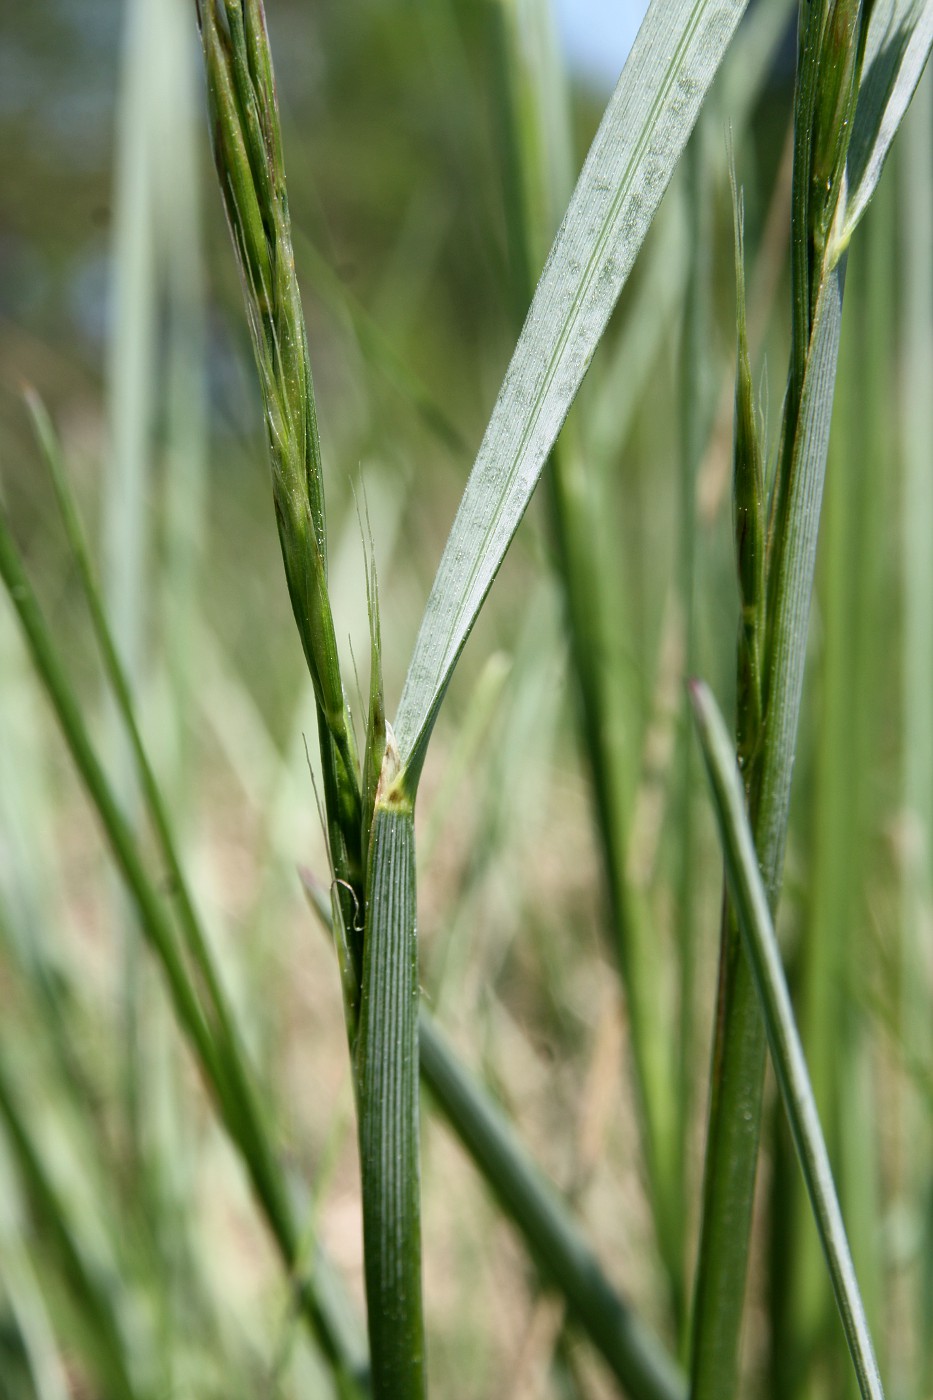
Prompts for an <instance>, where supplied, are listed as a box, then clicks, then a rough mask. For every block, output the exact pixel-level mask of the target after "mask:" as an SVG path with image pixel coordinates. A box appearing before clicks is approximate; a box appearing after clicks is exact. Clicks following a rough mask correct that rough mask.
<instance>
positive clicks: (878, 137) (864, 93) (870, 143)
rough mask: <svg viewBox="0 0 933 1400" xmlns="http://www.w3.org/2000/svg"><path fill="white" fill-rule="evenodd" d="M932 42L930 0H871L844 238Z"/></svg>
mask: <svg viewBox="0 0 933 1400" xmlns="http://www.w3.org/2000/svg"><path fill="white" fill-rule="evenodd" d="M931 47H933V0H875V4H874V5H873V7H872V12H871V20H870V21H869V26H868V37H867V39H866V41H865V58H864V61H863V76H862V82H861V87H860V89H859V100H858V106H857V107H856V109H855V123H854V125H853V128H852V140H851V143H850V145H849V158H848V171H847V174H848V181H849V190H848V200H847V204H846V210H845V223H844V225H843V232H842V241H843V243H844V244H845V243H847V242H848V240H849V239H850V238H851V237H852V234H853V233H854V231H855V229H856V227H857V225H858V223H859V221H860V220H861V218H862V215H863V214H864V213H865V209H866V208H867V205H868V201H869V200H870V199H871V197H872V195H873V194H874V192H875V189H876V188H877V185H878V181H879V180H880V178H881V171H882V169H883V168H884V162H885V160H886V159H887V155H888V151H889V150H890V149H891V142H892V141H893V140H894V137H895V135H896V133H897V130H898V127H899V126H900V124H901V122H902V121H903V118H904V114H905V113H906V111H907V108H908V106H909V105H910V100H911V98H912V97H913V95H914V89H915V88H916V86H917V83H918V82H919V81H920V75H921V73H922V72H923V69H924V67H925V65H926V61H927V58H928V57H929V54H930V49H931Z"/></svg>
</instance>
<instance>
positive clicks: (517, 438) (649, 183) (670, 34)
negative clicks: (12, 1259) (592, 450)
mask: <svg viewBox="0 0 933 1400" xmlns="http://www.w3.org/2000/svg"><path fill="white" fill-rule="evenodd" d="M745 4H746V0H718V3H713V0H654V3H653V4H652V5H651V6H650V8H649V10H648V13H647V15H646V17H645V20H644V23H643V24H642V27H641V29H640V31H639V34H638V38H637V39H636V41H635V45H634V47H633V49H632V52H631V54H630V56H629V59H628V62H627V63H626V65H625V68H624V70H623V72H622V77H621V78H620V80H619V84H618V86H617V88H616V90H615V93H614V94H613V96H612V98H611V100H610V102H609V106H608V107H607V109H606V113H605V116H604V117H603V120H602V124H601V125H600V128H599V131H598V132H597V134H596V137H595V139H594V141H593V144H592V146H591V147H590V152H589V155H588V156H587V159H586V163H585V164H584V167H583V171H582V173H581V175H580V178H579V180H578V182H577V187H576V189H575V191H574V194H573V197H572V199H571V201H570V206H569V208H568V210H567V214H566V216H565V218H564V222H563V224H562V225H561V228H560V230H559V232H558V234H557V238H556V240H555V242H554V246H553V248H552V250H551V254H550V256H549V258H548V261H547V265H546V267H545V269H544V272H543V274H542V276H541V280H540V282H539V283H538V289H537V291H536V293H535V297H534V300H533V302H532V305H531V310H530V311H529V313H528V317H527V320H526V321H525V326H524V329H523V330H522V334H521V337H520V338H519V341H518V345H517V346H516V349H515V353H514V355H513V357H512V362H511V364H510V366H509V369H508V371H507V373H506V376H505V380H504V383H503V386H502V389H501V390H500V393H499V398H498V400H497V402H496V406H495V408H494V410H493V414H492V418H491V420H490V423H489V426H488V428H487V430H486V435H485V437H484V438H483V442H482V444H481V446H480V450H479V455H478V456H477V459H476V463H475V465H474V467H473V471H472V473H471V476H470V480H469V482H468V483H467V487H466V491H465V492H464V496H463V500H462V501H461V504H460V508H459V510H458V512H457V517H456V519H455V521H454V525H453V529H452V530H451V533H450V537H449V538H448V541H447V545H446V548H445V550H444V554H443V557H442V559H441V563H440V567H439V569H438V572H437V576H436V578H435V581H434V586H433V588H432V590H431V596H430V598H429V600H428V605H427V608H426V610H425V614H424V618H423V619H422V623H421V629H420V631H419V634H418V640H417V642H416V644H415V651H414V655H413V657H412V660H411V664H410V666H409V670H408V676H407V679H406V682H405V687H404V690H403V693H402V699H401V703H400V705H399V710H398V718H397V722H396V733H397V739H398V746H399V753H400V757H401V761H402V764H403V767H405V768H406V769H407V770H408V773H409V786H410V787H411V788H412V789H413V788H414V787H415V785H416V784H417V779H418V774H419V772H420V769H421V765H422V763H423V760H424V751H425V748H426V745H427V742H428V739H429V737H430V732H431V728H432V726H433V723H434V720H435V718H436V715H437V711H438V709H439V707H440V704H441V701H442V699H443V696H444V692H445V690H446V687H447V684H448V682H449V680H450V677H451V674H452V672H453V669H454V666H455V665H456V662H457V658H458V657H459V655H460V652H461V650H462V649H463V645H464V643H465V641H466V639H467V636H468V634H469V632H470V629H471V627H472V626H473V623H474V622H475V620H476V617H477V615H478V613H479V611H480V608H481V607H482V604H483V601H484V599H485V597H486V594H487V593H488V591H489V589H490V587H491V585H492V582H493V579H494V578H495V576H496V573H497V571H498V569H499V566H500V564H501V563H502V560H503V558H504V556H505V553H506V550H507V549H508V547H509V544H510V542H511V540H512V537H513V535H514V534H515V531H516V529H517V528H518V524H519V521H520V520H521V518H522V515H523V514H524V512H525V508H526V507H527V505H528V502H529V500H530V498H531V495H532V492H533V491H534V488H535V485H536V483H537V480H538V477H539V475H540V473H541V471H542V469H543V466H544V463H545V460H546V459H547V455H548V453H549V452H550V450H551V448H552V446H553V444H554V442H555V440H556V438H557V434H558V432H559V431H560V428H561V425H562V423H563V421H564V418H565V417H566V414H567V412H568V410H569V408H570V405H571V403H572V402H573V399H574V397H575V395H576V392H577V390H578V388H579V387H580V383H581V381H582V379H583V376H584V374H585V373H586V370H587V367H588V365H589V363H590V360H591V358H592V356H593V352H594V351H595V349H596V345H597V344H598V342H599V339H600V337H601V336H602V333H603V331H604V330H605V327H606V323H607V322H608V320H609V316H610V314H611V312H612V309H613V307H614V306H615V303H616V300H617V298H618V296H619V293H620V291H621V289H622V286H623V284H624V282H625V280H626V278H627V276H628V274H629V271H630V270H631V267H632V264H633V262H634V260H635V255H636V253H637V252H638V249H639V247H640V246H641V243H642V240H643V238H644V236H645V234H646V232H647V230H648V226H649V225H650V223H651V220H652V218H653V216H654V213H655V210H656V209H657V206H658V204H659V202H660V200H661V196H662V195H663V193H664V191H665V189H666V187H667V184H668V181H669V180H670V177H671V174H672V172H673V170H674V166H675V165H676V163H677V160H678V158H679V156H680V153H681V151H682V150H683V147H684V145H685V143H686V140H687V137H688V136H689V134H690V131H691V130H692V128H693V124H694V122H695V120H696V117H697V113H698V112H699V109H700V105H701V103H702V101H703V97H704V95H705V93H706V91H707V89H708V87H709V85H710V83H711V82H712V80H713V77H714V75H715V73H716V70H717V69H718V67H719V64H720V61H721V59H722V57H723V54H724V53H725V50H726V47H727V45H728V43H729V40H730V39H731V37H732V34H733V32H734V30H735V27H736V25H737V24H738V22H739V19H740V18H741V15H742V13H743V11H744V9H745Z"/></svg>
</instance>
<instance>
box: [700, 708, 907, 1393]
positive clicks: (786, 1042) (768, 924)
mask: <svg viewBox="0 0 933 1400" xmlns="http://www.w3.org/2000/svg"><path fill="white" fill-rule="evenodd" d="M690 694H691V700H692V701H693V709H694V714H695V717H696V721H697V730H698V732H699V735H700V741H701V745H702V749H703V757H704V759H705V761H706V766H707V770H708V772H709V779H710V785H711V787H712V790H713V798H714V805H715V808H716V818H717V821H718V824H719V835H720V839H721V841H722V847H723V852H724V854H725V861H726V876H727V879H728V881H729V889H730V892H731V895H732V898H733V900H734V902H735V908H736V911H737V913H738V918H739V925H740V927H741V930H742V934H743V939H744V944H745V951H746V953H747V955H748V959H749V962H750V963H751V968H752V974H753V976H754V980H755V989H756V992H757V995H758V1001H759V1005H760V1010H761V1015H762V1017H763V1019H764V1025H765V1030H766V1032H767V1036H768V1043H769V1046H770V1048H771V1058H772V1060H773V1062H774V1069H775V1073H776V1075H777V1080H778V1084H779V1086H780V1090H781V1097H782V1099H783V1101H784V1107H785V1109H786V1111H787V1117H788V1120H789V1122H790V1127H791V1132H792V1133H793V1137H794V1143H795V1146H796V1148H797V1153H798V1156H799V1158H800V1166H801V1170H802V1172H803V1176H804V1180H805V1182H806V1186H807V1191H808V1193H809V1196H810V1202H811V1204H812V1206H813V1214H814V1218H815V1220H816V1225H817V1229H818V1230H819V1233H820V1241H821V1243H822V1245H823V1252H824V1254H825V1256H826V1265H827V1268H828V1269H829V1273H830V1277H831V1279H832V1283H833V1290H834V1292H835V1294H836V1302H837V1304H838V1307H839V1313H840V1316H841V1318H842V1325H843V1328H844V1330H845V1334H846V1341H847V1343H848V1346H849V1351H850V1353H851V1355H852V1363H853V1365H854V1367H855V1372H856V1375H857V1377H858V1383H859V1389H860V1391H861V1394H862V1396H863V1398H864V1400H884V1391H883V1389H882V1386H881V1378H880V1376H879V1374H878V1363H877V1361H876V1360H875V1353H874V1348H873V1346H872V1341H871V1334H870V1332H869V1329H868V1322H867V1320H866V1317H865V1309H864V1307H863V1305H862V1299H861V1295H860V1293H859V1288H858V1282H857V1280H856V1277H855V1269H854V1266H853V1264H852V1256H851V1254H850V1251H849V1243H848V1240H847V1238H846V1232H845V1226H844V1224H843V1221H842V1213H841V1211H840V1209H839V1201H838V1199H837V1196H836V1188H835V1183H834V1181H833V1174H832V1168H831V1167H830V1164H829V1155H828V1153H827V1151H826V1143H825V1141H824V1139H823V1131H822V1128H821V1127H820V1120H819V1114H818V1113H817V1109H816V1102H815V1100H814V1097H813V1090H812V1088H811V1087H810V1077H809V1074H808V1072H807V1065H806V1060H805V1059H804V1053H803V1047H802V1045H801V1043H800V1036H799V1035H798V1032H797V1026H796V1022H795V1020H794V1011H793V1007H792V1005H791V1000H790V993H789V992H788V990H787V983H786V981H785V978H784V968H783V965H782V963H781V954H780V950H779V949H778V945H777V938H776V936H775V933H774V925H773V923H772V921H771V911H770V909H769V907H768V896H767V893H766V891H765V886H764V883H763V881H762V876H761V871H760V869H759V867H758V856H757V854H756V851H755V843H754V840H753V838H752V833H751V829H750V827H749V824H748V818H747V816H746V813H745V794H744V791H743V787H742V780H741V777H740V775H739V770H738V768H737V766H736V762H735V753H734V748H733V744H732V740H731V739H730V737H729V734H728V731H727V729H726V726H725V723H724V721H723V719H722V717H721V715H720V714H719V711H718V709H717V707H716V702H715V701H714V699H713V697H712V695H711V693H710V691H709V690H708V689H707V687H706V686H704V685H702V684H701V683H699V682H694V683H692V684H691V687H690Z"/></svg>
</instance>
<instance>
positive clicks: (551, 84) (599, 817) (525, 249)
mask: <svg viewBox="0 0 933 1400" xmlns="http://www.w3.org/2000/svg"><path fill="white" fill-rule="evenodd" d="M495 17H496V20H497V30H498V33H497V40H498V43H497V45H496V48H497V54H496V56H497V59H498V69H499V72H500V85H501V87H502V89H503V102H502V107H503V122H502V126H503V135H502V145H503V148H504V150H505V151H506V153H507V157H506V168H505V169H504V171H503V184H504V187H505V198H506V212H507V216H508V224H509V231H510V238H511V243H512V262H513V265H514V269H515V271H514V273H513V285H514V289H515V293H516V302H517V304H518V306H519V307H520V308H521V310H522V311H524V308H525V307H526V306H527V305H528V302H529V301H530V300H531V298H532V296H533V294H534V282H533V277H534V271H533V270H536V269H537V268H538V267H539V266H540V264H541V261H542V260H543V258H544V252H545V249H546V246H547V243H548V242H549V240H550V238H551V235H552V231H553V228H554V226H555V225H556V223H557V219H558V216H559V209H560V208H562V207H563V206H564V204H565V203H566V198H567V193H568V192H569V188H570V179H571V176H570V160H569V151H570V149H571V119H570V111H569V103H568V102H567V100H566V94H565V93H564V91H563V88H562V86H561V79H562V77H563V75H562V74H560V72H559V66H558V64H557V59H556V54H555V52H554V45H555V43H556V36H555V35H554V34H553V32H551V25H550V24H549V23H548V11H547V8H546V7H541V6H531V7H529V8H528V12H525V11H524V10H521V9H520V10H518V11H515V10H513V9H511V8H510V7H508V6H501V7H500V8H498V9H497V11H496V12H495ZM529 50H530V52H529ZM555 70H558V71H555ZM631 333H632V334H633V332H631ZM595 488H596V483H595V482H594V481H593V479H592V473H588V472H587V461H586V449H585V446H584V436H583V432H582V430H581V428H580V426H579V424H577V423H570V424H568V425H567V427H566V428H565V429H564V431H563V433H562V436H561V438H560V440H559V441H558V442H556V443H555V444H554V447H553V449H552V451H551V455H550V459H549V462H548V467H547V470H546V473H545V489H546V494H547V504H548V509H549V515H550V522H551V530H552V534H553V538H554V543H555V563H556V569H557V574H558V577H559V580H560V585H561V590H562V593H563V600H564V616H565V627H566V631H567V636H568V643H569V649H570V660H571V670H572V674H573V676H574V679H575V681H576V689H577V704H578V715H579V728H580V733H581V738H582V745H583V749H584V752H585V755H586V758H587V761H588V764H589V772H590V781H591V784H592V792H593V807H594V816H595V825H596V832H597V837H598V840H599V843H600V853H601V858H602V865H603V876H604V884H605V889H606V898H607V905H608V918H609V930H608V932H609V936H610V940H611V945H612V954H613V956H614V957H615V959H616V961H617V964H618V967H619V970H620V973H621V976H622V980H623V983H624V986H625V995H626V1004H627V1007H628V1015H629V1023H630V1026H631V1046H632V1058H633V1061H634V1071H635V1073H634V1078H635V1089H636V1095H637V1102H638V1111H639V1115H640V1120H641V1129H642V1151H643V1155H644V1160H645V1167H646V1173H647V1177H648V1182H649V1191H650V1195H651V1205H652V1211H653V1215H654V1220H655V1230H656V1234H657V1238H658V1242H659V1245H660V1248H661V1252H662V1255H663V1258H664V1265H665V1269H666V1271H667V1274H668V1281H669V1290H670V1295H671V1299H672V1303H673V1312H674V1314H675V1316H676V1317H678V1318H681V1317H682V1316H683V1303H684V1291H685V1289H684V1277H683V1274H684V1265H683V1243H684V1239H683V1220H682V1215H681V1209H680V1203H681V1199H682V1194H681V1191H680V1182H679V1181H678V1179H677V1176H678V1168H677V1164H678V1163H679V1162H682V1161H683V1154H682V1153H681V1152H680V1151H679V1150H678V1142H677V1127H676V1124H675V1118H676V1104H675V1101H674V1089H673V1084H672V1079H673V1069H672V1064H671V1057H670V1055H669V1053H668V1050H669V1040H668V1037H667V1036H666V1035H665V1033H664V1031H663V1022H662V1018H661V1017H659V1016H658V1015H657V1014H656V1007H657V1004H658V1000H659V969H658V964H657V960H656V959H655V958H653V957H652V953H651V941H650V937H649V935H648V931H647V928H646V910H645V909H644V907H643V904H642V902H641V901H640V900H638V899H637V898H636V897H635V894H634V891H633V890H632V888H631V886H630V882H629V881H628V878H627V873H626V862H627V853H628V841H627V830H626V828H627V820H626V812H625V801H624V796H623V792H622V784H621V782H620V780H619V771H618V770H619V764H618V760H617V759H616V756H615V754H614V753H613V748H614V743H615V735H616V734H618V732H619V731H620V730H622V729H624V728H625V727H626V723H627V721H628V716H626V715H624V714H619V713H617V712H614V710H613V706H612V702H611V699H610V696H609V693H608V685H607V678H606V675H605V658H606V656H607V655H608V654H609V653H610V651H611V647H612V643H611V641H610V629H609V628H608V626H607V620H606V615H607V612H608V610H609V597H608V593H609V590H610V589H611V588H612V586H613V583H612V579H613V574H612V571H611V568H609V567H607V565H608V562H609V561H608V560H607V558H606V554H607V551H606V549H605V543H606V542H605V540H604V538H603V536H602V534H601V532H600V528H599V527H600V521H599V512H598V509H597V494H596V489H595Z"/></svg>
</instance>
